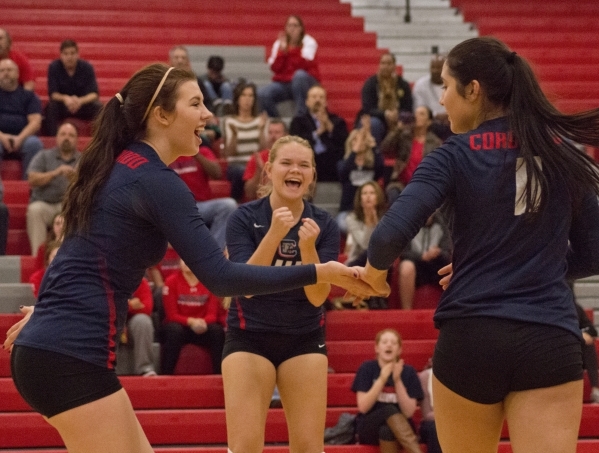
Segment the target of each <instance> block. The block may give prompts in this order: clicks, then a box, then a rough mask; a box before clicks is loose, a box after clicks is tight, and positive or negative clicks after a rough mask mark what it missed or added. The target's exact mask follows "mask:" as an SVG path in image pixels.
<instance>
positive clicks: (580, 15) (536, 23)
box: [451, 0, 599, 111]
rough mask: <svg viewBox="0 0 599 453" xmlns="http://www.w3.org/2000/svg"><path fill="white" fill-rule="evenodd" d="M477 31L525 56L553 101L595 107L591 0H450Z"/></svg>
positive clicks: (596, 39)
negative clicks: (474, 25) (490, 36)
mask: <svg viewBox="0 0 599 453" xmlns="http://www.w3.org/2000/svg"><path fill="white" fill-rule="evenodd" d="M451 3H452V5H453V6H455V7H459V8H460V11H461V12H462V14H463V15H464V19H465V20H466V21H468V22H473V23H475V24H476V26H477V28H478V30H479V32H480V34H481V35H493V36H496V37H498V38H499V39H501V40H503V41H504V42H506V44H508V45H509V46H510V47H511V48H512V49H513V50H515V51H516V52H518V53H519V54H520V55H523V56H524V57H526V58H527V59H528V60H529V61H530V62H531V63H532V64H533V68H534V69H535V71H536V73H537V75H538V76H539V78H540V80H541V86H542V88H543V90H544V91H545V92H546V94H547V95H548V97H549V98H550V99H551V100H552V101H553V102H554V103H555V105H556V106H557V107H558V108H560V109H562V110H564V111H577V110H584V109H590V108H597V107H599V83H597V80H596V77H594V74H595V73H596V69H597V64H598V63H599V52H598V49H599V33H597V31H598V30H599V24H598V23H597V21H596V20H595V17H596V16H597V14H598V13H599V3H598V2H597V1H596V0H580V1H577V2H564V1H562V0H532V1H528V2H523V1H521V0H489V1H485V2H480V1H478V0H452V2H451Z"/></svg>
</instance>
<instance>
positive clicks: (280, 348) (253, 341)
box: [223, 327, 327, 368]
mask: <svg viewBox="0 0 599 453" xmlns="http://www.w3.org/2000/svg"><path fill="white" fill-rule="evenodd" d="M234 352H250V353H252V354H256V355H259V356H262V357H264V358H265V359H267V360H269V361H270V362H271V363H272V364H273V365H274V366H275V368H278V366H279V365H280V364H281V363H283V362H284V361H285V360H289V359H291V358H293V357H296V356H298V355H304V354H323V355H325V356H326V355H327V347H326V345H325V342H324V328H319V329H318V330H314V331H313V332H309V333H305V334H299V335H294V334H282V333H275V332H252V331H248V330H242V329H237V328H231V327H229V329H228V330H227V333H226V335H225V347H224V349H223V359H224V358H225V357H227V356H228V355H229V354H232V353H234Z"/></svg>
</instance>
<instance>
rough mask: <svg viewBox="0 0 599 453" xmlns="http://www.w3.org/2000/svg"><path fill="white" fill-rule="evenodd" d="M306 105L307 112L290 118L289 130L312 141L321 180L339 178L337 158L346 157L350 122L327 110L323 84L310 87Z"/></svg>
mask: <svg viewBox="0 0 599 453" xmlns="http://www.w3.org/2000/svg"><path fill="white" fill-rule="evenodd" d="M306 107H307V111H306V112H304V113H303V114H299V115H296V116H294V117H293V119H292V120H291V125H290V126H289V133H290V134H291V135H298V136H299V137H302V138H303V139H305V140H308V142H310V146H312V148H313V149H314V153H315V159H316V172H317V173H318V181H339V178H338V176H337V162H339V161H340V160H341V159H343V152H344V149H345V140H347V136H348V133H347V124H345V120H344V119H343V118H341V117H340V116H338V115H335V114H334V113H331V112H329V111H328V110H327V92H326V90H325V89H324V88H323V87H322V86H320V85H314V86H313V87H312V88H310V89H309V90H308V94H307V97H306Z"/></svg>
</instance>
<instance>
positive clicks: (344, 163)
mask: <svg viewBox="0 0 599 453" xmlns="http://www.w3.org/2000/svg"><path fill="white" fill-rule="evenodd" d="M384 167H385V163H384V161H383V157H382V156H381V154H380V153H378V152H377V150H376V142H375V139H374V137H373V136H372V134H371V133H370V117H369V116H368V115H364V116H362V121H361V127H360V128H359V129H354V130H353V131H351V132H350V134H349V137H348V138H347V140H346V141H345V156H344V157H343V160H341V161H339V162H338V163H337V173H338V175H339V181H340V182H341V201H340V203H339V213H338V214H337V224H338V225H339V229H340V230H341V231H342V232H343V233H347V223H346V218H347V215H348V214H349V213H350V212H351V211H352V210H353V208H354V197H355V195H356V190H358V187H360V186H361V185H362V184H364V183H365V182H368V181H378V180H379V178H381V177H382V176H383V172H384Z"/></svg>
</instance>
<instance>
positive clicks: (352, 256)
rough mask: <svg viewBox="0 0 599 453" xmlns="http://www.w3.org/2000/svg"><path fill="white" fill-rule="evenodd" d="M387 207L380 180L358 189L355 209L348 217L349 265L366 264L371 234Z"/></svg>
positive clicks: (347, 243) (347, 244)
mask: <svg viewBox="0 0 599 453" xmlns="http://www.w3.org/2000/svg"><path fill="white" fill-rule="evenodd" d="M386 209H387V202H386V200H385V194H384V193H383V190H382V189H381V186H380V185H379V183H378V182H376V181H368V182H365V183H364V184H362V185H361V186H360V187H359V188H358V190H356V195H355V196H354V209H353V211H351V212H350V213H349V214H348V215H347V219H346V224H347V241H346V252H347V261H346V264H347V265H348V266H366V258H367V256H366V252H367V250H368V242H369V241H370V235H371V234H372V232H373V231H374V227H375V226H376V225H377V224H378V223H379V220H381V217H382V216H383V214H384V213H385V211H386Z"/></svg>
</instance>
